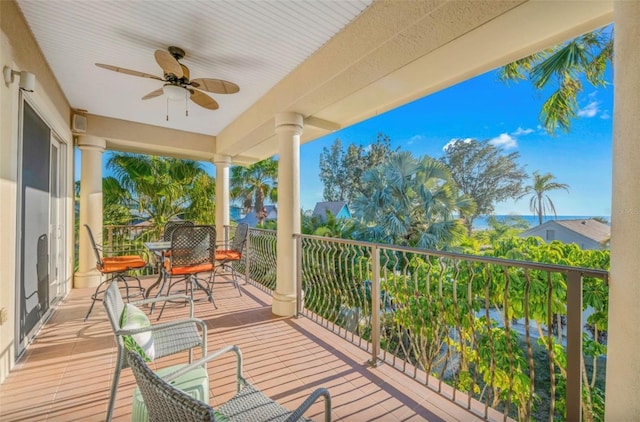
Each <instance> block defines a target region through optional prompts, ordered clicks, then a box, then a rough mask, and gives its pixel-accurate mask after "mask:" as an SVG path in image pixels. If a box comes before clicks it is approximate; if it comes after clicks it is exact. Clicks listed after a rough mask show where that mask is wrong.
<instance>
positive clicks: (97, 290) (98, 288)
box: [84, 277, 113, 322]
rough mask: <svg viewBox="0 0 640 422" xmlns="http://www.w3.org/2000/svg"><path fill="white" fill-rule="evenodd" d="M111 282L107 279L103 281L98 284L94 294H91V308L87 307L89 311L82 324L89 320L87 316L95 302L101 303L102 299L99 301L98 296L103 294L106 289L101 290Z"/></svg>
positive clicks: (110, 279)
mask: <svg viewBox="0 0 640 422" xmlns="http://www.w3.org/2000/svg"><path fill="white" fill-rule="evenodd" d="M112 280H113V277H112V278H109V279H107V280H103V281H101V282H100V284H98V287H96V290H95V292H93V294H92V295H91V306H89V311H88V312H87V315H86V316H85V317H84V322H87V320H88V319H89V315H91V311H92V310H93V306H94V305H95V304H96V301H102V299H99V298H98V296H99V295H100V294H101V293H104V291H105V290H106V287H105V288H104V289H102V290H101V288H102V287H103V286H104V285H105V284H107V287H108V284H109V283H111V281H112Z"/></svg>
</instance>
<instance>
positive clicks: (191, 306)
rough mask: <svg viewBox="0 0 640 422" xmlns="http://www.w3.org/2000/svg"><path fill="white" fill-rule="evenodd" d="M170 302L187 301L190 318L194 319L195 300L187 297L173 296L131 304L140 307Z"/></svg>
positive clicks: (137, 301)
mask: <svg viewBox="0 0 640 422" xmlns="http://www.w3.org/2000/svg"><path fill="white" fill-rule="evenodd" d="M170 300H187V301H188V302H189V306H190V309H189V318H193V315H194V313H193V299H192V298H191V297H189V296H187V295H171V296H163V297H156V298H152V299H142V300H136V301H135V302H130V303H131V304H132V305H133V306H138V305H147V304H150V303H157V302H168V301H170Z"/></svg>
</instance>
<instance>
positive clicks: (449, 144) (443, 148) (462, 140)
mask: <svg viewBox="0 0 640 422" xmlns="http://www.w3.org/2000/svg"><path fill="white" fill-rule="evenodd" d="M472 140H473V139H471V138H465V139H460V138H453V139H452V140H450V141H449V142H447V144H446V145H445V146H443V147H442V150H443V151H444V152H447V149H449V147H450V146H452V145H455V143H456V142H464V143H465V144H468V143H469V142H471V141H472Z"/></svg>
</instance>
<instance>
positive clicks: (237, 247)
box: [211, 223, 249, 296]
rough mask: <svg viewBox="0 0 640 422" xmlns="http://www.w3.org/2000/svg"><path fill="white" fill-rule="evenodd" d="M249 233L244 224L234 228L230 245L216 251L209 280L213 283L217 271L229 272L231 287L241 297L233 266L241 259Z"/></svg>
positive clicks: (247, 227)
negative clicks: (214, 265) (214, 266)
mask: <svg viewBox="0 0 640 422" xmlns="http://www.w3.org/2000/svg"><path fill="white" fill-rule="evenodd" d="M248 233H249V225H248V224H246V223H240V224H238V225H237V226H236V231H235V233H234V234H233V239H231V244H230V245H229V248H228V249H217V250H216V269H215V271H214V276H213V278H212V279H211V280H212V281H211V283H212V284H213V282H214V281H215V275H216V273H217V271H218V270H219V269H221V268H222V269H227V270H229V271H230V272H231V280H232V283H233V285H234V286H235V287H236V289H238V293H240V296H242V291H241V290H240V285H239V284H238V272H237V271H236V269H235V266H234V264H235V263H236V262H239V261H240V260H241V259H242V252H243V251H244V245H245V243H246V242H247V235H248Z"/></svg>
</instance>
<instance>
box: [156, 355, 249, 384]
mask: <svg viewBox="0 0 640 422" xmlns="http://www.w3.org/2000/svg"><path fill="white" fill-rule="evenodd" d="M229 352H233V353H235V355H236V384H237V385H236V387H237V391H240V388H241V387H242V384H243V383H246V381H245V379H244V377H243V375H242V353H241V352H240V348H239V347H238V346H236V345H235V344H234V345H232V346H225V347H222V348H220V349H218V350H216V351H215V352H213V353H210V354H208V355H207V356H205V357H203V358H201V359H199V360H197V361H195V362H193V363H191V364H189V365H187V366H184V367H182V368H180V369H178V370H177V371H175V372H172V373H170V374H168V375H166V376H164V377H163V379H164V380H165V381H167V382H169V381H172V380H174V379H176V378H178V377H179V376H181V375H183V374H186V373H187V372H189V371H191V370H192V369H193V368H197V367H198V366H202V365H204V364H206V363H207V362H210V361H212V360H214V359H217V358H219V357H220V356H222V355H224V354H225V353H229Z"/></svg>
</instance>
